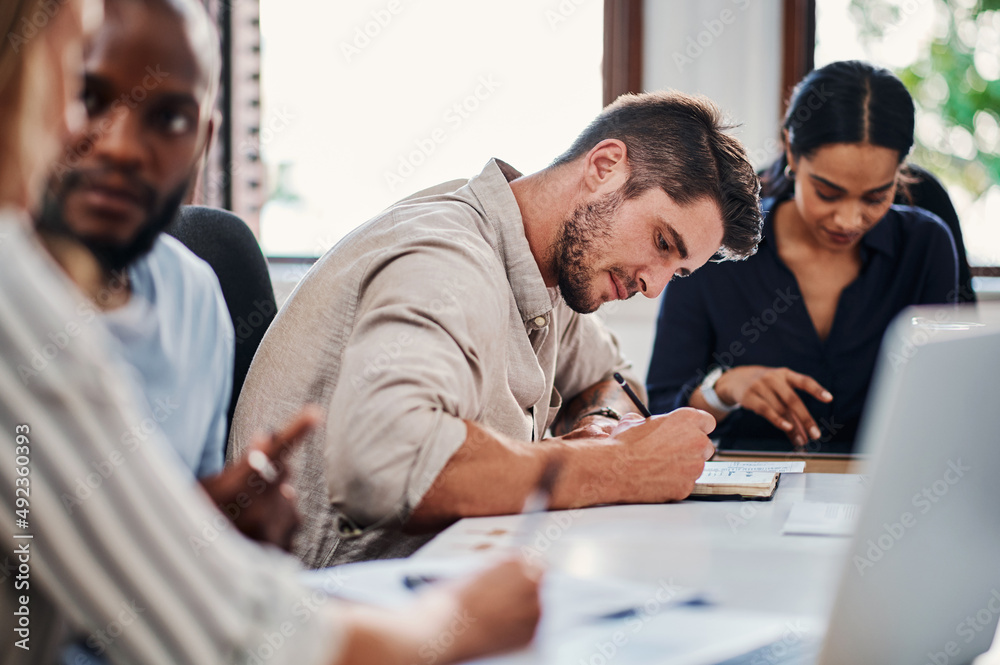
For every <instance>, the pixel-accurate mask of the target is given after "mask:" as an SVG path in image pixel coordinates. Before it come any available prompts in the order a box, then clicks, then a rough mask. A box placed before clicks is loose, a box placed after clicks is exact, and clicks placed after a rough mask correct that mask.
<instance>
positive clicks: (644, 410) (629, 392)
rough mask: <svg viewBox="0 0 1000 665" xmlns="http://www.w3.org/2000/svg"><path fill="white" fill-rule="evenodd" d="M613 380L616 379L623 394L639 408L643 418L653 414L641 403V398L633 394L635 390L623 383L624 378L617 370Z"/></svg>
mask: <svg viewBox="0 0 1000 665" xmlns="http://www.w3.org/2000/svg"><path fill="white" fill-rule="evenodd" d="M615 381H617V382H618V385H620V386H621V387H622V390H624V391H625V394H626V395H628V398H629V399H630V400H632V403H633V404H635V407H636V408H637V409H639V413H641V414H642V416H643V418H650V417H652V415H653V414H652V413H650V412H649V409H648V408H647V407H646V405H645V404H643V403H642V400H641V399H639V396H638V395H636V394H635V391H634V390H632V386H630V385H629V384H627V383H625V379H624V378H622V375H621V374H619V373H618V372H615Z"/></svg>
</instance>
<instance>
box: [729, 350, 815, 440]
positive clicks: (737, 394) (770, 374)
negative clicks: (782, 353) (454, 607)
mask: <svg viewBox="0 0 1000 665" xmlns="http://www.w3.org/2000/svg"><path fill="white" fill-rule="evenodd" d="M797 390H801V391H803V392H805V393H808V394H810V395H812V396H813V397H815V398H816V399H818V400H819V401H821V402H830V401H832V400H833V395H831V394H830V392H829V391H827V390H826V389H825V388H824V387H823V386H821V385H819V383H817V382H816V380H815V379H813V378H812V377H810V376H806V375H805V374H799V373H798V372H793V371H792V370H790V369H788V368H787V367H764V366H762V365H744V366H741V367H734V368H732V369H730V370H727V371H726V373H725V374H723V375H722V376H721V377H720V378H719V380H718V381H717V382H716V384H715V392H716V394H718V396H719V398H720V399H722V401H724V402H727V403H729V404H739V405H740V406H741V407H743V408H744V409H748V410H750V411H753V412H754V413H756V414H758V415H760V416H763V417H764V418H767V419H768V420H769V421H770V422H771V423H772V424H773V425H774V426H775V427H777V428H778V429H780V430H782V431H783V432H785V434H786V435H787V436H788V438H789V439H790V440H791V441H792V443H793V444H795V445H796V446H798V447H799V448H804V447H805V445H806V444H807V443H808V442H809V441H814V440H816V439H818V438H820V437H821V436H822V435H823V434H822V432H821V431H820V429H819V427H818V426H817V425H816V421H815V420H813V417H812V415H810V413H809V409H807V408H806V405H805V404H803V403H802V399H801V398H800V397H799V395H798V393H797V392H796V391H797Z"/></svg>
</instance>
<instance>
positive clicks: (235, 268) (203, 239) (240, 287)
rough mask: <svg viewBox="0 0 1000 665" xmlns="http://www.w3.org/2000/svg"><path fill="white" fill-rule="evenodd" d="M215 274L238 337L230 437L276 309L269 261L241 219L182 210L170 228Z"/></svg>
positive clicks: (228, 214)
mask: <svg viewBox="0 0 1000 665" xmlns="http://www.w3.org/2000/svg"><path fill="white" fill-rule="evenodd" d="M166 231H167V233H169V234H170V235H172V236H173V237H175V238H177V239H178V240H180V241H181V242H182V243H183V244H184V245H185V246H186V247H187V248H188V249H190V250H191V251H192V252H193V253H194V254H195V255H197V256H198V257H199V258H200V259H202V260H203V261H205V262H206V263H207V264H208V265H210V266H211V267H212V270H214V271H215V274H216V276H217V277H218V278H219V286H221V287H222V296H223V297H224V298H225V300H226V306H227V307H228V308H229V317H230V318H231V319H232V321H233V330H234V331H235V333H236V357H235V362H234V363H233V394H232V398H231V399H230V401H229V411H228V413H227V419H226V422H227V431H226V438H227V440H228V438H229V432H228V430H229V429H230V428H231V427H232V423H233V412H234V411H235V410H236V400H237V399H238V398H239V396H240V390H242V388H243V381H244V380H245V379H246V378H247V372H248V371H249V370H250V362H251V361H252V360H253V356H254V354H255V353H256V352H257V347H258V346H259V345H260V341H261V339H263V337H264V333H265V332H266V331H267V328H268V326H270V325H271V321H273V320H274V315H275V314H276V313H277V311H278V308H277V305H276V304H275V300H274V289H273V288H272V286H271V277H270V274H269V273H268V269H267V261H266V260H265V259H264V254H263V253H262V252H261V250H260V245H259V244H258V243H257V238H255V237H254V235H253V232H252V231H251V230H250V227H248V226H247V225H246V224H245V223H244V222H243V220H241V219H240V218H239V217H237V216H236V215H234V214H232V213H231V212H227V211H225V210H219V209H216V208H207V207H204V206H181V209H180V212H179V213H178V214H177V218H176V219H174V221H173V222H171V223H170V226H168V227H167V229H166Z"/></svg>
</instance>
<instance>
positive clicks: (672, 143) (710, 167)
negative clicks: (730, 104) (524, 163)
mask: <svg viewBox="0 0 1000 665" xmlns="http://www.w3.org/2000/svg"><path fill="white" fill-rule="evenodd" d="M733 127H734V126H733V125H730V124H727V123H726V122H725V120H724V119H723V117H722V113H721V112H720V111H719V108H718V107H717V106H716V105H715V104H714V103H713V102H712V101H711V100H709V99H708V98H706V97H702V96H700V95H687V94H684V93H681V92H676V91H672V90H670V91H663V92H650V93H644V94H641V95H633V94H627V95H622V96H621V97H619V98H618V99H616V100H615V101H614V102H612V103H611V104H609V105H608V106H606V107H605V108H604V110H603V111H601V113H600V115H598V116H597V117H596V118H595V119H594V121H593V122H591V123H590V125H589V126H588V127H587V128H586V129H585V130H583V132H582V133H581V134H580V135H579V136H578V137H577V139H576V141H574V142H573V145H572V146H570V148H569V150H567V151H566V152H565V153H563V154H562V155H561V156H560V157H558V158H556V160H555V161H554V162H553V163H552V166H560V165H562V164H567V163H569V162H572V161H574V160H576V159H578V158H580V157H583V156H584V155H586V154H587V153H588V152H590V150H591V149H592V148H593V147H594V146H595V145H597V144H598V143H600V142H601V141H603V140H605V139H618V140H619V141H621V142H622V143H624V144H625V147H626V149H627V151H628V152H627V155H628V164H629V169H630V170H629V177H628V181H627V182H626V183H625V185H624V187H623V188H622V195H623V196H624V198H625V199H630V198H634V197H636V196H639V195H640V194H642V193H643V192H645V191H647V190H649V189H652V188H654V187H659V188H660V189H662V190H663V191H665V192H666V193H667V194H669V195H670V197H671V198H673V199H674V201H676V202H677V203H678V204H681V205H686V204H689V203H691V202H693V201H696V200H698V199H702V198H706V197H707V198H710V199H711V200H713V201H715V202H716V203H717V204H718V206H719V210H720V211H721V212H722V224H723V236H722V247H721V248H720V249H719V254H720V255H721V257H722V258H724V259H745V258H747V257H748V256H752V255H753V254H754V252H756V251H757V244H758V243H759V242H760V238H761V224H762V218H761V213H760V200H759V193H760V180H759V179H758V178H757V174H756V173H755V172H754V169H753V166H752V165H751V164H750V161H749V160H748V159H747V156H746V151H745V150H744V148H743V144H741V143H740V142H739V141H738V140H737V139H736V138H734V137H733V136H730V135H729V134H726V133H725V132H726V131H727V130H730V129H732V128H733Z"/></svg>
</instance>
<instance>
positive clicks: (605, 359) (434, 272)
mask: <svg viewBox="0 0 1000 665" xmlns="http://www.w3.org/2000/svg"><path fill="white" fill-rule="evenodd" d="M519 176H520V174H519V173H518V172H517V171H515V170H514V169H513V168H511V167H510V166H508V165H507V164H504V163H503V162H501V161H498V160H491V161H490V162H489V163H488V164H487V165H486V167H485V168H484V169H483V171H482V173H480V174H479V175H478V176H476V177H474V178H472V179H471V180H468V181H453V182H451V183H446V184H445V185H441V186H438V187H435V188H433V189H430V190H425V191H423V192H420V193H418V194H416V195H414V196H413V197H410V198H408V199H405V200H403V201H401V202H399V203H398V204H396V205H394V206H392V207H390V208H389V209H387V210H385V211H384V212H382V213H381V214H380V215H378V216H377V217H375V218H374V219H372V220H371V221H369V222H368V223H366V224H364V225H363V226H361V227H360V228H358V229H357V230H356V231H354V232H353V233H351V234H350V235H349V236H348V237H347V238H345V239H344V240H343V241H342V242H340V243H339V244H338V245H337V246H336V247H334V248H333V249H331V250H330V251H329V252H328V253H327V254H326V255H325V256H324V257H322V258H321V259H320V260H319V261H318V262H317V263H316V265H315V266H314V267H313V268H312V270H310V272H309V273H308V274H307V275H306V277H305V278H304V279H303V280H302V282H301V283H300V284H299V286H298V287H297V288H296V290H295V292H294V293H293V294H292V295H291V297H290V298H289V300H288V302H287V303H286V304H285V306H284V307H283V308H282V310H281V311H280V312H279V314H278V316H277V317H276V318H275V320H274V322H273V323H272V325H271V327H270V329H269V330H268V331H267V334H266V335H265V336H264V339H263V341H262V343H261V346H260V348H259V350H258V351H257V355H256V356H255V357H254V360H253V364H252V365H251V367H250V372H249V374H248V376H247V379H246V383H245V384H244V386H243V391H242V393H241V395H240V399H239V403H238V405H237V407H236V414H235V417H234V423H233V430H232V434H231V436H230V445H229V455H230V458H231V459H232V458H234V457H238V456H240V455H242V454H243V453H244V451H245V449H246V444H247V443H248V441H249V437H250V435H251V434H252V433H253V432H255V431H259V430H268V429H273V428H275V427H277V426H279V425H280V424H281V423H282V422H283V421H284V420H285V419H287V418H288V417H290V416H291V415H292V414H293V413H294V412H295V411H296V410H297V409H298V408H300V407H301V406H302V405H303V404H305V403H307V402H313V403H317V404H320V405H321V406H323V407H325V408H326V409H327V420H326V424H325V426H324V427H321V428H320V429H319V430H318V431H317V432H315V433H314V434H313V435H312V436H311V437H310V438H309V439H307V441H306V442H305V443H304V444H303V449H302V450H300V451H298V452H296V453H295V454H294V455H293V456H292V458H291V459H290V460H289V463H291V464H292V472H293V475H295V476H296V477H297V480H296V482H295V485H296V487H297V489H298V490H299V495H300V508H301V509H302V511H303V513H304V515H303V529H302V531H301V532H300V533H299V535H298V537H297V539H296V544H295V553H296V554H297V555H298V556H299V557H301V558H302V560H303V561H304V562H305V563H306V564H307V565H309V566H314V567H320V566H327V565H331V564H334V563H342V562H346V561H351V560H358V559H370V558H383V557H392V556H406V555H409V554H410V553H412V552H413V551H415V550H416V549H417V548H418V547H419V546H420V545H422V544H423V543H425V542H426V541H427V540H428V539H429V538H430V536H429V535H421V536H413V535H407V534H404V533H403V532H402V530H401V526H402V524H403V522H404V521H405V519H406V518H407V517H408V516H409V514H410V512H411V511H412V510H413V509H414V508H415V507H416V506H417V505H418V504H419V503H420V501H421V499H422V498H423V496H424V494H425V493H426V492H427V490H428V489H429V488H430V486H431V484H432V483H433V482H434V479H435V478H436V477H437V475H438V474H439V473H440V472H441V470H442V468H443V467H444V466H445V464H446V463H447V462H448V460H449V459H450V458H451V456H452V455H453V454H454V453H455V452H456V451H457V450H458V449H459V448H460V447H461V446H462V443H463V442H464V441H465V438H466V426H465V421H473V422H476V423H480V424H482V425H485V426H486V427H489V428H492V429H493V430H496V431H498V432H500V433H502V434H505V435H507V436H510V437H513V438H516V439H519V440H523V441H538V440H539V439H541V438H542V437H543V436H544V435H545V432H546V430H547V429H548V427H549V426H550V425H551V424H552V422H553V420H555V418H556V415H557V414H558V412H559V408H560V407H561V406H562V403H563V399H564V398H565V399H567V400H568V399H572V398H573V397H574V396H576V395H577V394H579V393H580V392H581V391H583V390H584V389H586V388H588V387H589V386H591V385H593V384H595V383H597V382H599V381H602V380H605V379H609V378H611V374H612V373H613V372H615V371H622V370H626V369H627V367H628V364H627V363H626V361H625V360H624V359H623V358H622V356H621V354H620V352H619V350H618V344H617V341H616V340H615V339H614V337H613V336H612V335H611V334H610V333H609V332H608V331H607V330H606V329H605V328H604V327H603V326H602V325H601V323H600V322H599V321H598V319H597V318H595V317H594V316H590V315H580V314H577V313H576V312H573V311H572V310H570V309H569V307H567V306H566V304H565V303H564V302H563V300H562V298H561V297H560V295H559V292H558V289H550V288H546V286H545V283H544V282H543V281H542V276H541V273H540V272H539V269H538V265H537V264H536V262H535V259H534V256H533V255H532V253H531V250H530V248H529V247H528V241H527V239H526V238H525V235H524V226H523V224H522V221H521V213H520V209H519V208H518V205H517V201H516V200H515V198H514V195H513V193H512V192H511V189H510V185H509V184H508V183H509V181H510V180H513V179H515V178H517V177H519ZM635 383H637V384H638V383H639V382H635ZM482 491H483V492H490V491H492V489H491V481H490V479H489V478H483V479H482Z"/></svg>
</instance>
